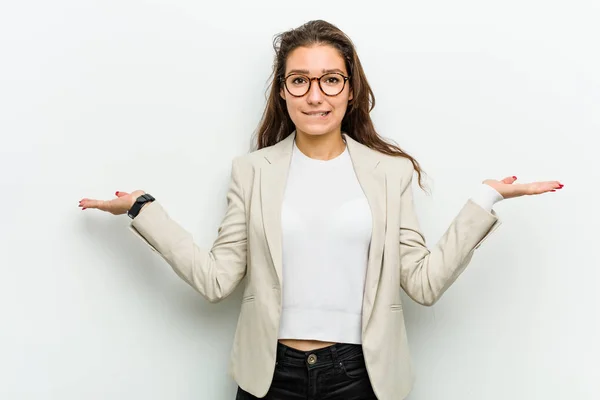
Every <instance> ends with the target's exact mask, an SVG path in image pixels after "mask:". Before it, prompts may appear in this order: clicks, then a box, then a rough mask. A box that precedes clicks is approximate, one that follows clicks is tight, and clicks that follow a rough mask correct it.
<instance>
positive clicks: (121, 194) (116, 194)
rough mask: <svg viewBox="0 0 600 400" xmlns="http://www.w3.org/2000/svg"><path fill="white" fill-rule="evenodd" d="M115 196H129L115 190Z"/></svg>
mask: <svg viewBox="0 0 600 400" xmlns="http://www.w3.org/2000/svg"><path fill="white" fill-rule="evenodd" d="M115 196H117V197H124V196H129V193H127V192H120V191H118V190H117V191H116V192H115Z"/></svg>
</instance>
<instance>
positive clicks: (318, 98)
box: [306, 78, 323, 104]
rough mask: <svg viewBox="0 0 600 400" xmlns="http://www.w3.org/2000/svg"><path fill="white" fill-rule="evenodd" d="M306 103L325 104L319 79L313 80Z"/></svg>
mask: <svg viewBox="0 0 600 400" xmlns="http://www.w3.org/2000/svg"><path fill="white" fill-rule="evenodd" d="M306 101H307V102H308V103H309V104H321V103H322V102H323V92H321V88H320V87H319V81H318V78H312V80H311V85H310V89H309V90H308V93H307V94H306Z"/></svg>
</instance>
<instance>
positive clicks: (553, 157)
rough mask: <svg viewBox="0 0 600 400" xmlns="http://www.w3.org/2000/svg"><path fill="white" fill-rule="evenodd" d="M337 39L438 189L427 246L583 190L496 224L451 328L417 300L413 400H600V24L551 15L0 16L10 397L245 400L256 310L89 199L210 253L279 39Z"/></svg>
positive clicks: (172, 8) (3, 337) (508, 9)
mask: <svg viewBox="0 0 600 400" xmlns="http://www.w3.org/2000/svg"><path fill="white" fill-rule="evenodd" d="M318 18H323V19H326V20H328V21H330V22H332V23H335V24H337V25H338V26H339V27H340V28H341V29H343V30H344V31H345V32H347V33H348V34H349V36H350V37H351V38H352V40H353V41H354V43H355V44H356V46H357V49H358V52H359V55H360V57H361V60H362V63H363V66H364V68H365V70H366V73H367V76H368V79H369V81H370V83H371V85H372V87H373V90H374V92H375V96H376V99H377V104H376V108H375V110H374V111H373V112H372V116H373V119H374V121H375V124H376V128H377V129H378V131H379V132H380V134H381V135H383V136H385V137H388V138H391V139H393V140H394V141H396V142H397V143H398V144H399V145H400V146H401V147H402V148H403V149H405V150H406V151H408V152H409V153H410V154H412V155H413V156H415V157H416V158H417V160H418V161H419V162H420V163H421V164H422V166H423V167H424V169H425V171H426V172H427V174H428V175H427V178H428V180H427V183H428V185H429V187H430V189H431V195H427V194H425V193H423V192H422V191H420V190H419V189H418V187H416V186H415V191H416V202H417V212H418V213H419V217H420V221H421V226H422V229H423V231H424V233H425V235H426V238H427V240H428V244H429V246H434V245H435V243H436V242H437V240H438V238H439V237H440V236H441V235H442V234H443V232H444V231H445V229H446V228H447V227H448V225H449V223H450V221H451V220H452V218H453V217H454V216H455V215H456V213H457V212H458V211H459V210H460V208H461V207H462V205H463V204H464V202H465V201H466V200H467V198H468V197H469V196H470V195H471V194H472V193H474V191H475V190H476V187H477V185H479V184H480V182H481V181H482V180H483V179H487V178H492V179H502V178H504V177H506V176H511V175H516V176H518V178H519V180H518V182H532V181H542V180H555V179H556V180H560V181H561V182H562V183H563V184H565V188H564V189H562V191H558V192H556V193H548V194H545V195H542V196H535V197H524V198H518V199H510V200H505V201H503V202H501V203H499V204H497V205H496V206H495V210H496V212H497V213H498V215H499V216H500V218H501V219H502V221H503V225H502V226H501V228H500V229H499V230H498V231H496V233H495V234H494V235H493V236H492V237H491V238H490V239H488V240H487V241H486V243H485V244H484V245H483V246H482V247H481V248H480V249H479V250H478V251H477V253H476V255H475V256H474V258H473V260H472V262H471V265H470V266H469V267H468V268H467V269H466V271H465V272H464V273H463V275H462V276H461V277H460V278H459V279H458V280H457V282H456V283H455V284H454V285H453V286H452V287H451V288H450V289H449V291H448V292H446V294H445V295H444V296H443V297H442V299H441V300H440V301H439V302H438V303H437V304H436V305H435V306H434V307H431V308H426V307H422V306H419V305H417V304H415V303H414V302H412V301H410V300H409V299H408V297H407V296H404V299H405V302H406V304H405V310H406V311H405V315H406V318H407V325H408V334H409V341H410V346H411V356H412V359H413V361H414V364H415V368H416V374H417V381H416V386H415V388H414V390H413V392H412V393H411V395H410V397H409V399H410V400H431V399H444V400H467V399H468V400H481V399H486V400H504V399H508V398H510V399H528V400H529V399H544V400H564V399H577V400H579V399H586V400H591V399H598V398H599V396H600V395H599V393H600V386H599V384H598V381H599V378H600V367H599V364H598V360H599V359H600V345H599V344H598V338H599V337H600V324H599V322H598V321H599V313H598V305H599V304H600V294H599V291H598V285H599V284H598V282H599V280H600V273H599V272H598V270H599V268H600V257H599V255H598V254H599V252H598V246H599V241H598V239H599V235H598V226H599V224H600V217H599V212H598V199H599V198H600V190H599V189H598V182H599V180H600V172H599V166H600V165H599V162H598V159H597V157H596V155H597V153H598V140H599V137H600V52H599V51H598V42H597V38H598V37H600V26H599V25H598V23H597V21H598V20H600V8H599V7H598V5H597V2H593V1H587V2H584V1H572V2H569V3H568V5H567V3H565V2H561V3H560V4H559V3H558V2H557V3H556V5H555V4H554V3H553V2H551V3H548V2H542V1H539V2H536V1H532V0H520V1H508V2H506V1H505V2H501V3H484V2H480V1H465V0H458V1H452V2H442V1H434V2H431V1H430V2H410V3H409V2H400V3H397V2H396V3H393V2H388V1H387V0H386V1H369V2H347V1H344V2H341V1H337V2H316V1H303V2H293V3H288V2H281V1H276V0H266V1H261V2H242V1H238V2H210V3H204V2H197V1H191V0H170V1H166V0H162V1H140V0H129V1H123V0H122V1H85V2H82V1H74V0H72V1H68V0H57V1H54V2H47V1H40V0H38V1H22V2H12V3H9V2H5V3H3V4H2V6H0V184H1V193H2V196H1V197H0V211H1V213H2V217H1V219H0V254H1V256H2V258H1V262H0V266H1V270H0V271H1V276H0V317H1V319H0V398H2V399H7V400H13V399H19V400H21V399H23V400H24V399H27V400H29V399H57V400H81V399H98V400H106V399H111V400H118V399H123V400H124V399H128V400H129V399H144V400H163V399H180V400H183V399H189V400H192V399H193V400H197V399H208V400H220V399H232V398H234V393H235V389H236V385H235V383H234V382H233V381H232V379H231V378H230V377H229V376H228V375H227V366H228V363H229V351H230V348H231V343H232V340H233V334H234V329H235V324H236V320H237V315H238V312H239V305H240V294H241V290H238V291H236V292H235V293H234V294H233V295H232V296H231V297H230V298H228V299H226V300H225V301H223V302H222V303H220V304H216V305H211V304H209V303H208V302H206V301H205V300H204V299H203V298H202V297H201V296H200V295H199V294H197V293H196V292H194V291H193V290H192V289H191V288H190V287H189V286H187V285H186V284H185V283H184V282H183V281H182V280H180V279H179V278H178V277H177V276H176V275H175V273H174V272H173V271H172V270H171V268H170V267H169V266H168V265H167V264H166V263H165V262H164V261H163V260H162V259H160V257H158V256H157V255H155V254H153V253H152V252H151V251H150V250H149V249H148V248H147V247H146V246H145V245H144V244H143V243H142V242H141V241H139V240H138V239H137V238H135V237H134V235H133V234H132V233H131V232H130V231H129V230H128V229H127V225H128V224H129V219H128V218H127V217H126V216H119V217H115V216H112V215H109V214H106V213H101V212H99V211H96V210H86V211H83V212H82V211H81V210H80V209H79V208H78V207H77V201H78V200H79V199H80V198H83V197H95V198H104V199H108V198H112V197H113V194H114V192H115V191H116V190H122V191H132V190H135V189H143V190H146V191H147V192H149V193H152V194H153V195H154V196H155V197H157V198H159V199H160V201H161V203H162V204H163V205H164V206H165V207H166V208H167V210H168V211H169V213H170V215H171V216H172V217H173V218H174V219H175V220H177V221H178V222H180V223H181V224H182V225H183V226H184V227H185V228H186V229H188V230H189V231H190V232H192V233H193V234H194V237H195V239H196V241H197V243H198V244H200V245H202V246H204V247H206V248H208V247H209V246H210V245H211V244H212V241H213V240H214V239H215V238H216V234H217V227H218V225H219V223H220V221H221V218H222V217H223V214H224V211H225V193H226V189H227V186H228V183H229V181H228V180H229V171H230V167H231V159H232V158H233V157H234V156H236V155H240V154H243V153H246V152H247V151H248V149H249V148H250V143H251V138H252V134H253V132H254V129H255V128H256V126H257V123H258V122H259V120H260V117H261V113H262V110H263V107H264V104H265V91H266V88H267V82H268V79H269V75H270V73H271V65H272V61H273V50H272V39H273V36H274V35H275V34H276V33H278V32H281V31H284V30H287V29H290V28H292V27H296V26H298V25H300V24H301V23H303V22H305V21H308V20H310V19H318ZM240 289H241V288H240ZM390 379H394V377H390Z"/></svg>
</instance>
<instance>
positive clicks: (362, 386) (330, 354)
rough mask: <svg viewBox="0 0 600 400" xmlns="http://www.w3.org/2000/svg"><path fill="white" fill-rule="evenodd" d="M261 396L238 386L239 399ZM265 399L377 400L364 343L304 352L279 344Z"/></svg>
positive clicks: (246, 399)
mask: <svg viewBox="0 0 600 400" xmlns="http://www.w3.org/2000/svg"><path fill="white" fill-rule="evenodd" d="M254 399H258V397H255V396H253V395H251V394H249V393H247V392H245V391H244V390H242V389H241V388H239V387H238V391H237V396H236V400H254ZM263 399H265V400H334V399H335V400H377V397H375V393H373V388H372V387H371V382H370V381H369V377H368V375H367V369H366V367H365V360H364V357H363V352H362V346H360V345H356V344H339V343H338V344H335V345H333V346H328V347H325V348H323V349H318V350H314V351H307V352H304V351H300V350H296V349H293V348H291V347H288V346H285V345H283V344H281V343H278V344H277V363H276V365H275V374H274V376H273V381H272V383H271V387H270V388H269V391H268V393H267V395H266V396H265V397H263Z"/></svg>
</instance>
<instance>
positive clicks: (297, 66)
mask: <svg viewBox="0 0 600 400" xmlns="http://www.w3.org/2000/svg"><path fill="white" fill-rule="evenodd" d="M332 69H339V70H341V71H342V72H343V73H346V64H345V63H344V59H343V58H342V56H341V55H340V53H339V52H338V51H337V50H336V49H335V48H333V47H332V46H329V45H318V46H311V47H298V48H297V49H294V50H293V51H292V52H290V54H289V55H288V58H287V60H286V66H285V73H286V75H287V74H289V73H290V72H291V71H298V72H302V71H303V73H308V74H315V75H319V74H322V73H323V70H332Z"/></svg>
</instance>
